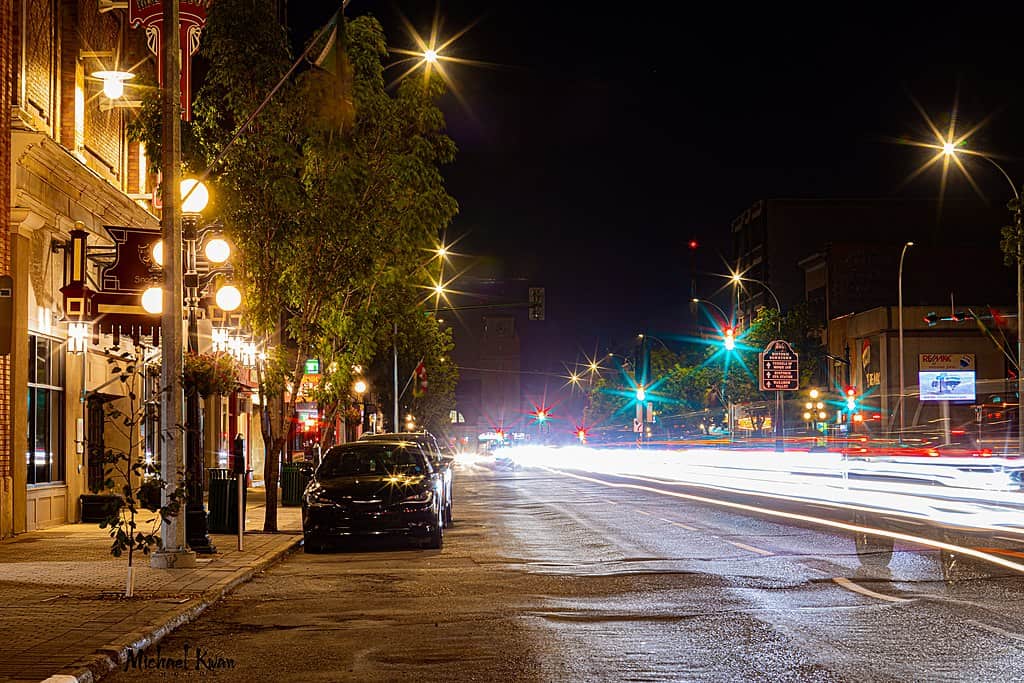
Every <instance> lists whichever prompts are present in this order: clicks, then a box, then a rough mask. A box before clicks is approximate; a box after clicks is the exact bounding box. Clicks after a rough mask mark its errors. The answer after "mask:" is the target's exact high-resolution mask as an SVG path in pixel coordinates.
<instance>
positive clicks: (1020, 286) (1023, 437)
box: [900, 142, 1024, 455]
mask: <svg viewBox="0 0 1024 683" xmlns="http://www.w3.org/2000/svg"><path fill="white" fill-rule="evenodd" d="M960 152H962V153H964V154H969V155H971V156H976V157H981V158H982V159H984V160H985V161H987V162H989V163H990V164H992V165H993V166H995V167H996V170H998V171H999V172H1000V173H1001V174H1002V175H1003V177H1004V178H1006V182H1008V183H1009V184H1010V189H1011V190H1013V201H1012V202H1010V203H1009V204H1008V205H1007V208H1009V209H1010V211H1012V212H1013V227H1014V232H1015V237H1016V240H1015V245H1016V252H1017V253H1016V257H1017V453H1018V454H1019V455H1024V429H1021V422H1022V419H1021V418H1024V373H1021V366H1022V365H1024V364H1022V363H1021V359H1022V358H1024V324H1022V322H1024V321H1022V317H1024V261H1022V259H1021V239H1022V236H1024V215H1022V211H1024V207H1022V206H1021V198H1020V192H1018V191H1017V185H1016V183H1014V182H1013V179H1012V178H1011V177H1010V174H1009V173H1007V172H1006V169H1004V168H1003V167H1002V166H1000V165H999V164H998V163H997V162H996V160H995V159H993V158H992V157H990V156H988V155H986V154H982V153H981V152H975V151H971V150H967V149H964V148H962V147H961V148H958V147H956V146H955V145H954V144H952V143H950V142H945V143H943V145H942V153H943V154H945V155H946V156H947V157H954V158H956V155H957V154H958V153H960ZM957 163H959V162H957ZM901 359H902V355H901ZM900 415H901V416H902V415H903V412H902V411H900Z"/></svg>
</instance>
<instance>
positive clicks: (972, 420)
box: [828, 304, 1017, 437]
mask: <svg viewBox="0 0 1024 683" xmlns="http://www.w3.org/2000/svg"><path fill="white" fill-rule="evenodd" d="M957 310H958V311H963V312H968V311H974V312H975V313H978V315H979V316H980V317H981V318H982V321H981V322H982V324H983V325H984V326H985V328H986V329H987V332H986V331H983V330H982V327H981V326H980V325H979V324H978V322H977V321H976V320H975V319H974V318H973V317H970V316H968V317H967V318H966V319H965V320H962V321H952V320H945V321H940V322H938V323H937V324H935V325H934V326H929V325H928V323H927V322H926V321H925V320H924V317H925V316H926V315H928V314H929V313H932V312H936V314H937V315H938V316H939V317H942V318H950V317H952V315H951V313H953V311H950V309H949V308H948V305H946V306H945V307H943V305H941V304H940V305H936V306H906V307H904V308H903V373H904V380H903V383H904V387H903V396H904V399H903V404H904V411H905V412H904V425H905V427H906V430H907V432H906V433H907V434H910V435H916V436H927V435H930V436H932V437H934V436H936V435H940V434H942V432H943V431H944V429H946V428H947V427H948V428H949V429H951V430H957V429H967V428H969V429H971V430H978V429H979V422H978V418H979V416H980V413H979V412H978V411H976V406H981V405H982V404H984V403H992V402H993V401H992V400H991V399H992V398H993V397H998V398H995V402H996V403H998V402H999V401H1003V402H1005V403H1006V404H1016V400H1017V399H1016V397H1015V395H1014V394H1015V392H1016V380H1015V379H1013V376H1014V375H1013V370H1012V365H1011V363H1010V361H1009V360H1008V356H1007V353H1004V350H1005V351H1007V352H1009V353H1013V351H1012V349H1013V348H1014V347H1015V344H1016V337H1017V330H1016V322H1017V321H1016V318H1005V319H1003V318H999V319H997V320H992V319H990V312H989V309H988V307H987V306H986V305H984V304H975V305H967V306H958V307H957ZM899 315H900V309H899V308H897V307H895V306H887V307H880V308H873V309H871V310H867V311H863V312H861V313H856V314H850V315H844V316H841V317H838V318H834V319H832V320H831V321H829V326H828V327H829V331H828V339H829V344H828V352H829V355H830V356H831V359H830V371H829V375H830V376H829V385H830V388H832V389H833V390H834V391H835V392H837V393H842V391H843V390H844V389H845V388H846V387H848V386H849V387H854V389H855V391H856V396H857V401H858V404H859V406H860V410H861V413H862V416H863V419H864V422H863V429H864V431H866V432H867V433H869V434H872V435H882V436H884V435H893V434H894V433H895V431H896V430H897V429H898V427H899V412H898V410H897V406H898V404H899V397H900V376H899V373H900V363H899V358H900V354H899V326H900V325H899ZM921 373H923V374H921ZM922 378H923V381H921V379H922ZM972 384H973V386H971V385H972ZM944 404H945V405H944ZM1015 420H1016V413H1015V411H1007V415H1006V416H1005V417H1004V418H1003V423H1004V425H1005V426H1006V427H1008V428H1007V429H1004V430H1003V431H1004V433H1009V432H1011V431H1013V429H1015V427H1014V426H1013V425H1014V424H1015ZM986 436H991V435H990V434H988V435H986Z"/></svg>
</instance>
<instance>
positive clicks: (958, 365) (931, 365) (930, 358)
mask: <svg viewBox="0 0 1024 683" xmlns="http://www.w3.org/2000/svg"><path fill="white" fill-rule="evenodd" d="M917 369H918V370H974V369H976V366H975V364H974V354H973V353H922V354H920V355H919V356H918V357H917Z"/></svg>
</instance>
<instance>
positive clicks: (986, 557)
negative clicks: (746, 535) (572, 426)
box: [533, 464, 1024, 574]
mask: <svg viewBox="0 0 1024 683" xmlns="http://www.w3.org/2000/svg"><path fill="white" fill-rule="evenodd" d="M533 467H535V468H537V469H540V470H544V471H547V472H550V473H552V474H559V475H561V476H563V477H568V478H571V479H576V480H579V481H585V482H589V483H591V484H598V485H600V486H607V487H610V488H617V489H627V490H633V491H644V492H646V493H653V494H656V495H660V496H668V497H672V498H679V499H682V500H690V501H693V502H697V503H703V504H706V505H714V506H717V507H724V508H729V509H733V510H742V511H744V512H750V513H754V514H758V515H765V516H769V517H779V518H782V519H789V520H793V521H799V522H806V523H809V524H815V525H820V526H827V527H832V528H834V529H842V530H845V531H852V532H854V533H861V534H868V535H869V536H880V537H885V538H891V539H893V540H898V541H904V542H907V543H913V544H917V545H922V546H926V547H929V548H935V549H936V550H946V551H948V552H952V553H958V554H960V555H966V556H969V557H973V558H975V559H978V560H981V561H983V562H988V563H990V564H994V565H997V566H1000V567H1003V568H1005V569H1010V570H1012V571H1014V572H1017V573H1019V574H1024V564H1020V563H1018V562H1013V561H1011V560H1007V559H1005V558H1003V557H999V556H996V555H992V554H990V553H986V552H982V551H979V550H977V549H975V548H968V547H965V546H960V545H956V544H954V543H947V542H945V541H937V540H935V539H931V538H924V537H921V536H914V535H912V534H905V533H901V532H898V531H890V530H888V529H878V528H874V527H869V526H865V525H862V524H850V523H848V522H840V521H837V520H834V519H826V518H823V517H815V516H813V515H805V514H800V513H796V512H785V511H783V510H774V509H772V508H765V507H760V506H757V505H748V504H746V503H736V502H733V501H728V500H719V499H715V498H708V497H706V496H697V495H693V494H689V493H680V492H678V491H666V490H664V489H659V488H654V487H651V486H642V485H639V484H623V483H619V482H611V481H606V480H604V479H598V478H596V477H588V476H585V475H581V474H575V473H572V472H565V471H563V470H559V469H555V468H552V467H548V466H544V465H539V464H538V465H533Z"/></svg>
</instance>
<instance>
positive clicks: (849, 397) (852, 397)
mask: <svg viewBox="0 0 1024 683" xmlns="http://www.w3.org/2000/svg"><path fill="white" fill-rule="evenodd" d="M843 393H845V394H846V408H847V410H856V409H857V387H854V386H848V387H846V389H844V390H843Z"/></svg>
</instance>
